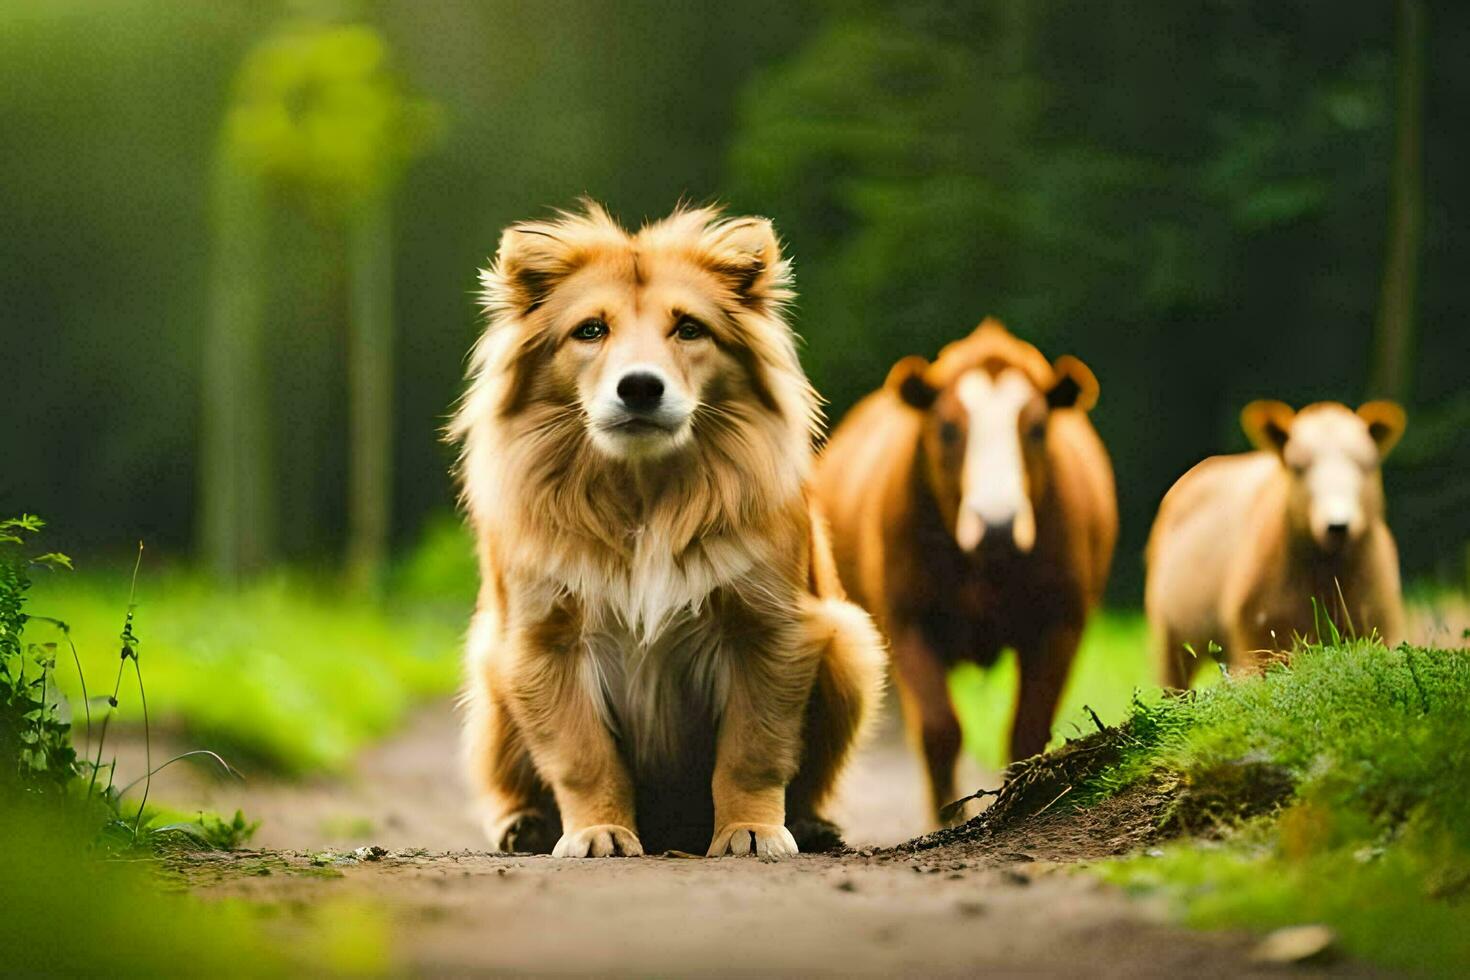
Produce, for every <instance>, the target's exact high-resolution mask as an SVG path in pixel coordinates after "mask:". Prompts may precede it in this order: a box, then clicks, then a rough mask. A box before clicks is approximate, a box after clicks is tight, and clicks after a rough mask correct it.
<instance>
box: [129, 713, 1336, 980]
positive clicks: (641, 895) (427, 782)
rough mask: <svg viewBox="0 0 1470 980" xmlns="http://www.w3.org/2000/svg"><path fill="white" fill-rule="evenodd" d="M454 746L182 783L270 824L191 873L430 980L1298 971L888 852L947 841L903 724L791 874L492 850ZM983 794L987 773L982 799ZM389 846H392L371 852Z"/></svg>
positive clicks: (409, 740)
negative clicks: (914, 839) (351, 933)
mask: <svg viewBox="0 0 1470 980" xmlns="http://www.w3.org/2000/svg"><path fill="white" fill-rule="evenodd" d="M454 741H455V728H454V720H453V718H452V716H451V714H450V712H449V710H448V708H447V706H440V707H436V708H434V709H432V710H428V711H425V712H424V713H422V714H421V715H420V716H418V717H417V718H416V719H415V720H414V721H413V723H412V724H411V725H410V726H409V727H408V728H407V729H406V731H405V732H404V733H403V734H401V735H400V736H399V737H396V738H394V739H392V740H391V741H389V742H387V743H385V744H383V745H381V746H379V747H377V748H375V749H373V750H371V751H369V752H367V753H365V754H364V756H363V757H362V759H361V761H360V764H359V765H358V767H357V771H356V773H355V774H354V775H353V776H352V777H351V778H349V779H345V780H339V781H330V782H328V781H322V782H315V783H307V784H281V783H272V782H269V781H265V780H252V781H251V782H250V783H248V784H246V785H245V786H240V785H231V784H219V783H214V782H211V781H208V780H202V779H201V778H200V777H199V776H198V774H197V773H190V772H179V773H171V774H168V775H164V776H161V777H160V778H159V779H158V780H156V781H155V785H154V793H155V794H156V797H155V798H159V799H165V800H168V801H170V802H171V803H173V804H175V805H185V806H187V805H190V804H195V805H200V806H209V807H212V808H216V809H222V810H223V809H233V808H234V807H236V806H240V807H242V808H244V809H245V810H246V812H247V813H248V814H250V815H251V816H252V817H255V818H258V819H262V820H263V821H264V824H263V826H262V828H261V830H260V832H259V834H258V835H257V838H256V840H255V844H256V845H258V846H259V847H261V848H262V849H263V850H260V851H249V852H236V853H232V854H229V855H214V856H212V857H209V858H208V859H206V860H205V861H204V862H203V863H201V864H199V865H197V866H194V867H193V868H192V869H191V871H190V876H191V878H192V880H193V882H194V886H195V890H196V891H197V892H199V893H200V894H202V895H205V896H211V897H224V896H236V897H247V898H250V899H251V900H253V901H255V902H257V903H259V906H258V907H259V908H261V909H262V915H263V918H264V919H265V920H266V921H267V922H268V924H269V927H270V928H278V929H280V930H281V933H282V935H283V937H288V938H289V937H291V936H293V935H296V934H298V933H299V929H298V928H297V927H298V926H299V924H300V922H301V921H303V920H304V919H306V918H309V917H310V916H313V915H321V914H323V913H322V911H321V910H322V909H323V908H326V909H329V910H330V909H347V910H351V909H361V908H363V907H371V908H372V909H373V910H374V911H373V913H372V915H374V916H378V917H380V919H381V922H382V927H383V928H385V929H386V930H387V932H388V934H389V935H390V937H391V938H390V946H391V947H392V948H393V949H394V950H395V952H396V955H397V956H398V958H399V959H398V963H397V966H398V967H400V968H402V969H404V970H406V971H408V972H412V973H422V974H435V975H443V974H449V975H463V974H466V973H479V972H508V973H514V974H524V973H537V974H546V973H575V972H596V973H598V974H603V975H608V974H612V975H625V976H629V975H641V976H646V975H650V974H671V973H679V974H682V973H689V972H698V973H702V974H716V975H752V974H762V975H764V974H772V973H775V974H793V973H795V974H831V975H842V976H851V975H892V974H921V975H925V976H931V975H933V976H942V975H957V974H974V973H976V972H977V971H987V972H988V971H1000V972H1003V973H1006V974H1014V973H1018V972H1024V973H1027V974H1040V975H1060V974H1077V973H1082V972H1085V973H1086V974H1087V975H1088V976H1103V977H1108V976H1119V977H1122V976H1135V975H1139V974H1143V975H1163V974H1187V975H1193V976H1240V975H1249V974H1253V973H1261V974H1263V975H1264V974H1265V973H1273V972H1274V973H1277V974H1278V975H1279V971H1277V970H1271V969H1268V968H1266V967H1264V966H1261V965H1259V964H1256V963H1254V962H1253V961H1252V960H1251V959H1250V951H1251V949H1252V948H1253V946H1254V941H1253V940H1252V939H1251V938H1249V937H1246V936H1241V935H1226V934H1201V933H1190V932H1186V931H1183V930H1180V929H1177V928H1175V927H1171V926H1168V925H1165V924H1163V923H1162V920H1161V919H1160V918H1159V914H1158V910H1156V909H1152V908H1149V907H1147V906H1144V905H1142V904H1139V903H1136V902H1132V901H1130V900H1128V899H1127V898H1125V897H1124V896H1122V895H1121V894H1120V893H1118V892H1116V891H1114V890H1112V889H1109V888H1105V887H1103V886H1101V885H1099V884H1097V883H1096V882H1095V881H1093V880H1092V879H1089V878H1086V877H1084V876H1081V875H1077V874H1074V873H1072V872H1071V870H1070V869H1069V868H1068V867H1067V866H1066V864H1064V863H1058V862H1057V861H1056V860H1053V859H1056V858H1065V857H1069V856H1071V855H1072V853H1074V851H1067V850H1065V849H1063V850H1052V851H1049V850H1048V848H1047V847H1046V846H1033V845H1032V844H1031V843H1029V842H1028V843H1027V845H1025V846H1026V847H1027V848H1028V850H1027V851H1026V852H1024V853H1014V852H1005V851H999V852H997V851H996V850H994V849H988V850H987V849H982V848H976V847H969V848H957V847H949V848H943V849H939V850H932V851H925V852H920V853H917V854H905V853H901V852H893V851H888V850H885V849H882V848H881V847H876V848H875V846H874V845H888V844H893V843H897V842H899V841H901V840H904V839H906V838H908V837H911V836H913V835H914V834H915V833H917V832H919V831H922V830H923V829H925V828H924V821H923V814H922V807H921V806H920V804H919V801H920V800H921V799H922V795H921V792H920V790H921V783H920V778H919V772H918V769H917V766H916V765H915V763H914V761H913V759H912V757H911V756H910V755H909V753H908V752H907V751H906V750H905V749H904V747H903V745H902V744H901V741H900V740H899V739H898V738H897V737H896V734H895V733H894V732H893V731H891V730H889V731H888V732H885V733H884V735H883V736H882V737H881V738H880V739H878V740H877V742H876V744H875V745H874V746H873V747H871V748H870V749H869V750H868V751H867V752H865V753H864V755H863V756H862V758H861V759H860V760H859V761H858V763H857V765H856V767H855V771H854V772H853V773H852V776H851V778H850V781H849V784H848V787H847V792H846V794H845V797H844V800H843V805H842V807H841V810H840V814H841V816H842V818H843V819H844V821H845V826H846V828H847V831H848V839H849V841H850V842H851V843H852V844H854V846H856V847H859V848H860V850H859V852H858V853H857V854H853V855H848V856H845V857H830V856H825V855H802V856H800V857H798V858H796V859H794V860H790V861H785V862H781V863H778V864H762V863H760V862H757V861H754V860H751V859H736V858H726V859H721V860H717V861H711V860H704V859H688V858H681V857H669V856H663V857H649V858H644V859H638V860H622V859H614V860H604V861H558V860H554V859H551V858H544V857H518V856H512V857H500V856H491V855H486V854H484V853H483V852H482V851H481V850H480V848H481V847H482V844H481V840H480V837H479V834H478V830H477V828H476V827H475V825H474V822H473V821H472V820H471V819H470V817H469V815H468V813H467V812H466V808H465V805H464V795H463V793H462V791H461V789H460V786H459V783H458V782H457V779H456V776H455V771H454V766H455V756H454ZM132 755H133V753H131V752H128V753H125V755H124V758H123V759H122V760H121V762H122V768H123V769H125V770H126V769H127V768H130V767H136V765H137V763H136V762H135V761H134V760H133V759H132V758H131V756H132ZM980 782H981V780H980V778H979V775H978V774H976V773H969V774H966V778H965V780H964V781H962V783H961V785H970V784H979V783H980ZM986 784H987V785H988V783H986ZM859 801H861V802H862V804H863V805H861V806H859V805H857V804H858V802H859ZM371 845H375V846H377V847H378V848H381V849H383V852H362V853H363V857H361V858H354V857H352V856H351V851H352V849H353V848H357V847H363V846H371ZM1102 846H1103V847H1104V848H1105V845H1102ZM328 848H330V849H332V851H333V854H331V855H327V854H323V853H322V852H323V850H324V849H328ZM283 910H284V912H283ZM326 914H335V913H333V912H328V913H326ZM375 921H379V920H375ZM374 928H377V926H374ZM1320 969H1321V968H1319V970H1320ZM1326 972H1329V973H1331V974H1332V975H1361V974H1362V973H1363V971H1362V970H1360V969H1358V968H1356V967H1354V966H1352V965H1350V964H1337V965H1336V966H1333V967H1330V968H1327V970H1326Z"/></svg>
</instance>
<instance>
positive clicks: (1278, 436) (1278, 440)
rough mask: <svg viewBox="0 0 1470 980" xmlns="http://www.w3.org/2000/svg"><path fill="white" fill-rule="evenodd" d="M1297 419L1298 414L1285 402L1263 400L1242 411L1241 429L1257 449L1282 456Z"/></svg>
mask: <svg viewBox="0 0 1470 980" xmlns="http://www.w3.org/2000/svg"><path fill="white" fill-rule="evenodd" d="M1295 418H1296V412H1295V411H1293V410H1292V407H1291V406H1290V405H1288V404H1286V403H1285V402H1278V401H1269V400H1267V399H1261V400H1259V401H1253V402H1251V403H1250V404H1249V405H1247V406H1246V407H1245V408H1243V409H1241V410H1240V427H1241V428H1242V429H1244V430H1245V434H1246V436H1247V437H1249V439H1250V441H1251V444H1252V445H1253V446H1255V447H1256V448H1257V449H1264V450H1266V451H1267V452H1272V453H1276V454H1277V455H1280V454H1281V451H1282V450H1283V449H1285V448H1286V440H1287V439H1289V438H1291V423H1292V421H1293V420H1294V419H1295Z"/></svg>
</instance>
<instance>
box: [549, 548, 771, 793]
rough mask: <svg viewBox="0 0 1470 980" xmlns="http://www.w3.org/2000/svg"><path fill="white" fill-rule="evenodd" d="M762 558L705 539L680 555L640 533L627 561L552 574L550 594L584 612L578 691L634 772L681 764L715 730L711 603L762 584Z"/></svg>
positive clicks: (716, 633)
mask: <svg viewBox="0 0 1470 980" xmlns="http://www.w3.org/2000/svg"><path fill="white" fill-rule="evenodd" d="M760 552H761V545H760V543H759V542H758V541H750V540H734V539H725V538H720V537H708V538H705V539H702V540H700V541H698V542H696V543H695V544H693V545H691V546H690V547H688V548H686V549H685V550H684V551H683V552H682V553H681V554H677V555H676V554H675V553H674V550H673V549H672V548H671V547H670V546H669V545H668V544H667V543H666V542H661V541H660V540H659V539H658V536H657V535H654V534H651V533H644V534H640V535H637V536H636V541H635V546H634V550H633V553H632V555H631V556H630V557H629V558H625V559H623V560H619V561H615V562H613V561H607V560H605V556H604V560H602V561H585V560H584V561H580V562H577V563H575V564H571V565H566V564H563V565H561V566H560V567H556V568H552V569H550V571H551V573H552V574H551V578H550V580H548V581H547V586H548V590H549V591H554V592H555V593H557V594H559V595H561V596H565V597H569V598H571V599H572V600H573V601H574V603H575V605H576V606H577V608H578V609H579V611H580V613H581V615H580V620H581V631H580V637H579V642H580V644H581V646H582V652H583V654H584V657H583V660H582V670H583V677H582V683H583V687H584V689H585V690H586V691H587V692H588V694H589V695H590V696H591V697H592V699H593V700H594V702H595V703H596V704H597V706H598V710H599V712H600V713H601V715H602V718H603V721H604V723H605V724H606V725H607V726H608V728H609V730H610V731H612V732H613V733H614V735H615V736H616V737H617V738H618V739H619V742H620V743H621V744H622V746H623V747H624V752H625V753H626V754H627V756H628V759H629V761H630V762H631V763H632V764H633V765H634V767H635V769H637V770H639V771H641V772H646V773H653V772H657V771H660V770H663V769H667V768H669V767H671V766H677V765H679V764H680V763H681V760H683V759H684V757H685V756H687V755H688V754H689V752H690V751H691V750H692V749H693V746H692V745H690V744H688V743H690V742H691V741H697V740H702V739H703V738H704V737H705V736H706V735H707V734H708V733H709V732H711V731H712V730H713V726H714V723H715V722H716V720H717V719H718V716H719V713H720V710H721V708H722V707H723V705H724V703H725V693H726V687H727V679H728V674H727V671H728V669H729V650H728V641H729V636H728V631H727V629H726V626H727V625H728V624H726V623H725V622H724V620H723V618H722V614H721V603H719V602H716V601H714V600H715V598H716V593H719V592H721V591H727V592H728V593H729V595H730V596H735V595H738V594H739V593H742V592H744V591H745V590H746V589H747V588H749V587H752V586H753V585H754V584H755V583H757V582H758V580H759V577H760V576H759V570H758V566H759V562H760V560H761V557H762V556H761V553H760Z"/></svg>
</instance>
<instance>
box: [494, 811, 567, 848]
mask: <svg viewBox="0 0 1470 980" xmlns="http://www.w3.org/2000/svg"><path fill="white" fill-rule="evenodd" d="M552 835H553V831H552V828H551V823H550V821H548V820H547V819H546V817H545V815H544V814H542V812H541V811H540V810H517V811H516V812H514V813H512V814H510V815H508V816H505V817H502V818H500V819H498V820H497V819H495V818H491V819H489V820H486V821H485V836H487V837H488V838H490V849H491V850H494V851H500V852H501V853H503V854H512V853H521V854H550V853H551V846H552V844H553V843H555V841H556V838H555V837H554V836H552Z"/></svg>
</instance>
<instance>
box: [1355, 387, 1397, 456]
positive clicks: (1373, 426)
mask: <svg viewBox="0 0 1470 980" xmlns="http://www.w3.org/2000/svg"><path fill="white" fill-rule="evenodd" d="M1358 418H1360V419H1362V420H1363V421H1364V422H1366V423H1368V434H1369V435H1370V436H1372V437H1373V443H1374V445H1376V446H1377V447H1378V458H1379V459H1382V458H1384V457H1385V456H1387V455H1388V454H1389V453H1390V452H1392V451H1393V447H1394V446H1397V445H1398V444H1399V438H1400V437H1401V436H1402V435H1403V434H1404V426H1405V425H1406V424H1407V422H1408V418H1407V416H1405V415H1404V409H1403V407H1402V406H1401V405H1399V403H1398V402H1391V401H1388V400H1386V399H1383V400H1379V401H1372V402H1364V403H1363V404H1362V405H1359V406H1358Z"/></svg>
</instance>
